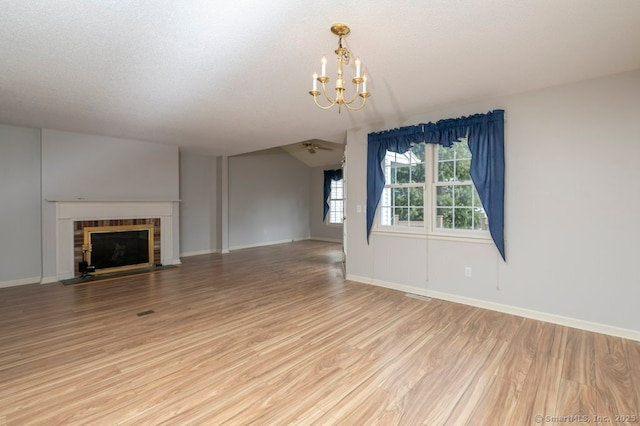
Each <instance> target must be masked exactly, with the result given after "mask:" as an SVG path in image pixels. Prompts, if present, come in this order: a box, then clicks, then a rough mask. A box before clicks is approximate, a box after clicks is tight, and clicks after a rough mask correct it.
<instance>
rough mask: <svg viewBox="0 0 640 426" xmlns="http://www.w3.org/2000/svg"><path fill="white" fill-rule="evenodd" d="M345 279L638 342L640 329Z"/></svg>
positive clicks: (410, 288)
mask: <svg viewBox="0 0 640 426" xmlns="http://www.w3.org/2000/svg"><path fill="white" fill-rule="evenodd" d="M347 280H350V281H356V282H359V283H362V284H370V285H375V286H378V287H384V288H388V289H391V290H398V291H402V292H405V293H413V294H418V295H420V296H427V297H432V298H434V299H441V300H446V301H448V302H454V303H461V304H464V305H469V306H475V307H477V308H482V309H488V310H491V311H497V312H502V313H505V314H511V315H516V316H519V317H524V318H529V319H534V320H538V321H544V322H548V323H552V324H557V325H562V326H565V327H571V328H577V329H580V330H585V331H592V332H594V333H602V334H607V335H610V336H616V337H622V338H623V339H630V340H636V341H639V342H640V331H638V330H631V329H628V328H622V327H615V326H611V325H607V324H600V323H595V322H591V321H585V320H580V319H576V318H570V317H565V316H562V315H555V314H550V313H547V312H541V311H534V310H531V309H526V308H520V307H517V306H510V305H503V304H501V303H495V302H488V301H485V300H480V299H473V298H470V297H464V296H458V295H455V294H449V293H443V292H440V291H432V290H425V289H421V288H417V287H412V286H408V285H402V284H397V283H391V282H387V281H381V280H374V279H372V278H367V277H360V276H357V275H349V274H348V275H347Z"/></svg>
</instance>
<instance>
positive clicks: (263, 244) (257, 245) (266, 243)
mask: <svg viewBox="0 0 640 426" xmlns="http://www.w3.org/2000/svg"><path fill="white" fill-rule="evenodd" d="M309 239H310V238H309V237H304V238H292V239H290V240H278V241H268V242H264V243H257V244H248V245H243V246H233V247H229V250H230V251H233V250H243V249H248V248H255V247H265V246H273V245H276V244H286V243H294V242H296V241H305V240H309ZM223 253H224V251H223Z"/></svg>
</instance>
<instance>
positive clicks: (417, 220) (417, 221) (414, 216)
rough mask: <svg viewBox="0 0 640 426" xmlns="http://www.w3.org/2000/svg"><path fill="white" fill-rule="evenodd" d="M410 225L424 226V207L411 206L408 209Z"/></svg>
mask: <svg viewBox="0 0 640 426" xmlns="http://www.w3.org/2000/svg"><path fill="white" fill-rule="evenodd" d="M409 213H410V219H411V226H424V208H422V207H411V210H410V212H409Z"/></svg>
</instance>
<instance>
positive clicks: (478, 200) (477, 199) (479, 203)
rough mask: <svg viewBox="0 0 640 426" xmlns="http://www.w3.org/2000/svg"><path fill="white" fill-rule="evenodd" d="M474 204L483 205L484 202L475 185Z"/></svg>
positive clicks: (475, 205) (476, 205)
mask: <svg viewBox="0 0 640 426" xmlns="http://www.w3.org/2000/svg"><path fill="white" fill-rule="evenodd" d="M472 186H473V185H472ZM473 205H474V207H482V202H481V201H480V196H478V191H476V187H475V186H473Z"/></svg>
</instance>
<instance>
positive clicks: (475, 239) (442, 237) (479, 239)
mask: <svg viewBox="0 0 640 426" xmlns="http://www.w3.org/2000/svg"><path fill="white" fill-rule="evenodd" d="M371 236H381V237H400V238H422V239H426V240H436V241H453V242H459V243H479V244H493V240H492V239H491V236H490V235H486V236H485V235H459V234H455V235H454V234H451V235H447V234H441V233H437V234H435V233H425V232H408V231H400V230H395V229H394V230H393V231H386V230H380V229H377V230H374V231H371ZM505 241H506V240H505Z"/></svg>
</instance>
